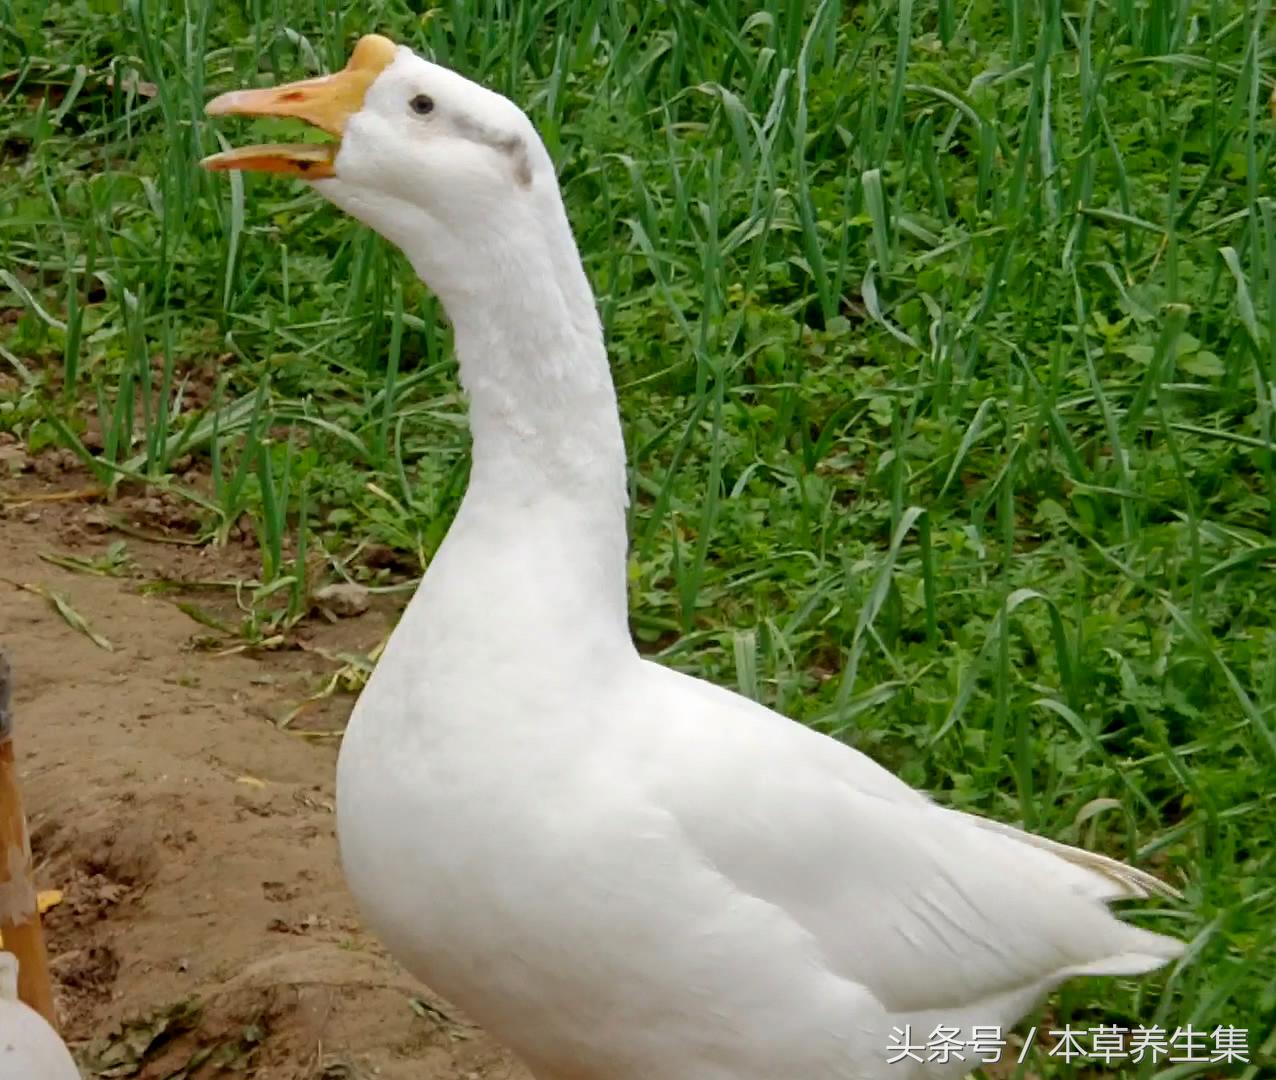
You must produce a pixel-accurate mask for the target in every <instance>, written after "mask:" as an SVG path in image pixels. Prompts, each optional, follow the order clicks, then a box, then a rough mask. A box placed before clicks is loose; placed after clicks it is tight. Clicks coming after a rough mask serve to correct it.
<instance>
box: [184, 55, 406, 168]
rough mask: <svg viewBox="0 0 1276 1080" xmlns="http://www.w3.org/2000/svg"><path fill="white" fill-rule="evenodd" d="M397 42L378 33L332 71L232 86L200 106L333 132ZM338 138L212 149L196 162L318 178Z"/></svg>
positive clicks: (341, 127) (359, 104)
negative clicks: (278, 82) (261, 85)
mask: <svg viewBox="0 0 1276 1080" xmlns="http://www.w3.org/2000/svg"><path fill="white" fill-rule="evenodd" d="M395 52H396V46H395V44H394V42H393V41H391V40H390V39H389V38H384V37H382V36H381V35H380V34H367V35H365V36H364V37H361V38H360V39H359V43H358V44H357V45H356V46H355V48H354V52H353V53H351V54H350V61H349V63H347V64H346V66H345V67H344V68H343V69H342V70H341V71H338V72H337V73H336V74H334V75H323V76H320V77H319V78H317V79H304V80H302V81H301V82H294V83H286V84H284V85H283V86H275V87H270V88H268V89H264V90H232V91H230V92H229V93H227V94H221V95H220V96H218V97H215V98H213V100H212V101H210V102H209V103H208V104H207V105H206V106H205V108H204V111H205V112H206V113H207V114H208V115H209V116H288V117H292V118H294V119H297V120H304V121H305V122H306V123H308V124H311V125H312V126H314V127H316V128H318V129H319V130H320V131H326V132H327V133H328V134H329V135H335V136H336V137H337V138H338V139H340V138H341V136H342V134H343V133H344V132H345V128H346V123H347V122H348V121H349V120H350V117H352V116H354V114H355V113H357V112H358V111H359V110H360V109H361V108H363V98H364V95H365V94H366V93H367V92H368V87H370V86H371V85H372V84H373V82H374V81H376V78H377V76H378V75H380V74H381V72H382V71H384V70H385V68H386V67H388V66H389V64H390V62H391V61H392V60H393V59H394V56H395ZM339 149H340V144H339V143H300V144H297V145H284V144H278V143H276V144H273V145H269V146H245V147H241V148H239V149H235V150H227V151H225V152H224V153H221V154H213V155H212V156H211V157H206V158H204V160H203V161H201V162H200V164H201V165H203V167H204V168H206V169H213V170H227V169H241V170H250V169H251V170H255V171H257V172H273V173H283V174H284V175H287V176H302V177H305V178H306V179H307V180H319V179H323V178H325V177H330V176H335V175H336V172H335V168H334V162H335V161H336V157H337V151H338V150H339Z"/></svg>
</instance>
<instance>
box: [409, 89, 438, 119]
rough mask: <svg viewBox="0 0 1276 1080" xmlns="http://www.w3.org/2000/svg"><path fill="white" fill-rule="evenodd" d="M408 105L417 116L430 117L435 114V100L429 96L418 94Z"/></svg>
mask: <svg viewBox="0 0 1276 1080" xmlns="http://www.w3.org/2000/svg"><path fill="white" fill-rule="evenodd" d="M408 104H409V105H410V106H411V108H412V111H413V112H414V113H416V114H417V116H428V115H429V114H430V113H432V112H434V99H433V98H432V97H430V96H429V95H428V94H417V96H416V97H414V98H413V99H412V100H411V101H409V102H408Z"/></svg>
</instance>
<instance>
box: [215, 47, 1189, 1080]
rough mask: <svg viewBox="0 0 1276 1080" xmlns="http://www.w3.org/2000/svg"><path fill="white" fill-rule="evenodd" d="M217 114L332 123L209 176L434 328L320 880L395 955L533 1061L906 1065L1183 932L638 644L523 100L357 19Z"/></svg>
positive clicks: (846, 1075) (1069, 862)
mask: <svg viewBox="0 0 1276 1080" xmlns="http://www.w3.org/2000/svg"><path fill="white" fill-rule="evenodd" d="M209 111H210V112H213V113H244V114H253V115H294V116H302V117H303V118H305V119H308V120H310V122H311V123H315V124H316V125H317V126H320V127H323V128H325V129H326V130H329V131H331V132H333V133H334V134H337V135H339V136H340V138H341V142H340V144H339V149H336V150H333V151H327V152H325V153H326V154H328V156H326V157H323V158H322V159H318V158H316V157H315V154H316V151H315V149H314V147H313V146H310V147H308V148H289V147H266V148H246V149H243V150H233V151H230V152H228V153H226V154H222V155H218V156H216V157H215V158H213V159H210V160H209V161H207V162H206V164H208V165H209V166H210V167H212V168H265V169H268V170H269V171H274V172H284V173H289V174H291V175H297V176H304V177H305V178H307V179H309V180H311V181H312V182H313V183H314V184H315V186H316V187H317V189H318V190H319V191H320V192H321V193H322V194H323V195H324V196H325V197H327V198H328V199H330V200H331V201H332V202H334V203H335V204H336V205H337V206H339V207H341V208H343V209H345V210H346V211H347V212H349V213H350V214H352V215H353V216H355V217H356V218H359V219H360V220H361V221H363V222H364V223H365V224H367V225H369V226H370V227H372V228H374V229H376V230H377V231H378V232H380V233H382V235H384V236H386V237H387V238H388V239H389V240H391V241H392V242H393V243H395V244H396V245H397V246H398V247H400V248H401V249H402V250H403V252H404V253H405V254H406V256H407V257H408V259H409V260H410V262H411V263H412V264H413V266H414V268H415V269H416V271H417V273H419V274H420V276H421V277H422V278H423V279H424V280H425V282H426V283H427V284H428V285H429V286H430V287H431V288H432V289H433V290H434V291H435V292H436V293H437V295H438V296H439V297H440V298H441V300H442V302H443V304H444V305H445V307H446V309H447V311H448V314H449V316H450V318H451V320H452V323H453V327H454V331H455V339H456V348H457V355H458V360H459V364H460V372H461V379H462V382H463V384H464V386H465V389H466V390H467V392H468V394H469V397H470V403H471V405H470V415H471V426H472V429H473V468H472V471H471V480H470V486H469V489H468V491H467V493H466V495H465V498H464V500H463V502H462V505H461V508H460V510H459V512H458V514H457V517H456V519H455V521H454V523H453V525H452V528H451V529H450V531H449V532H448V535H447V537H446V539H445V541H444V543H443V544H442V546H441V547H440V549H439V551H438V553H437V554H436V556H435V558H434V559H433V561H432V562H431V564H430V566H429V569H428V571H427V572H426V574H425V577H424V579H423V580H422V583H421V585H420V588H419V589H418V591H417V593H416V595H415V596H414V598H413V599H412V601H411V603H410V604H409V606H408V608H407V610H406V612H405V613H404V615H403V618H402V620H401V621H400V623H399V625H398V627H397V628H396V630H395V632H394V634H393V635H392V637H391V639H390V641H389V642H388V644H387V645H386V648H385V650H384V652H383V654H382V657H381V660H380V662H379V664H378V666H377V668H376V670H375V672H374V673H373V676H372V678H371V680H370V681H369V683H368V685H367V687H366V688H365V690H364V691H363V693H362V695H361V696H360V698H359V701H358V704H357V706H356V708H355V710H354V713H353V715H352V716H351V719H350V723H349V726H348V729H347V732H346V735H345V738H344V741H343V743H342V747H341V753H340V758H339V762H338V773H337V816H338V831H339V839H340V844H341V853H342V861H343V866H344V870H345V874H346V878H347V880H348V882H349V885H350V888H351V889H352V891H353V893H354V895H355V897H356V899H357V901H358V904H359V907H360V910H361V912H362V913H363V916H364V918H365V919H366V921H367V923H368V924H369V926H370V927H371V928H372V929H373V930H374V931H375V932H376V933H377V934H378V935H379V937H380V938H381V939H382V940H383V941H384V943H385V944H386V946H387V947H388V948H389V950H390V951H391V953H392V954H393V955H394V956H395V957H396V958H397V959H398V960H399V961H400V962H401V963H403V964H404V966H405V967H407V968H408V969H409V970H410V971H412V972H413V973H414V974H416V975H417V976H418V977H420V978H421V979H422V980H423V981H425V982H426V983H428V984H429V985H430V986H431V987H432V988H433V989H434V990H436V991H437V992H439V993H440V994H442V995H444V996H445V997H447V998H448V999H450V1000H451V1001H453V1002H455V1003H456V1004H457V1005H458V1006H460V1007H461V1008H462V1009H464V1010H465V1011H466V1012H467V1013H468V1014H470V1016H472V1017H473V1018H474V1019H475V1020H476V1021H477V1022H479V1023H480V1024H482V1025H484V1026H485V1027H486V1028H487V1029H488V1030H489V1031H491V1033H492V1034H493V1035H494V1036H496V1037H497V1038H499V1039H501V1040H502V1041H503V1042H505V1043H506V1044H507V1045H508V1046H509V1047H510V1048H511V1049H513V1050H514V1051H515V1052H516V1053H517V1054H519V1056H520V1057H521V1058H522V1059H523V1060H524V1061H525V1062H526V1063H527V1064H528V1066H529V1067H530V1068H531V1070H532V1072H533V1073H534V1075H535V1076H536V1077H537V1080H775V1078H777V1077H802V1078H804V1080H887V1078H890V1080H910V1078H916V1080H923V1078H925V1080H930V1078H937V1077H943V1076H953V1075H960V1074H962V1073H963V1072H966V1071H969V1070H970V1069H971V1068H972V1067H973V1065H974V1064H975V1062H973V1061H971V1060H970V1058H969V1055H967V1057H966V1058H965V1059H964V1060H963V1059H958V1058H950V1059H949V1060H947V1061H943V1060H927V1057H928V1055H927V1054H925V1053H920V1054H910V1055H908V1056H906V1057H904V1058H903V1059H901V1060H897V1061H894V1062H892V1061H891V1057H892V1056H893V1055H892V1053H891V1048H892V1046H893V1045H898V1044H899V1042H900V1039H901V1036H902V1034H903V1033H904V1032H905V1031H907V1032H911V1039H910V1040H909V1041H911V1042H912V1043H918V1042H925V1040H926V1039H927V1037H928V1036H929V1035H930V1033H931V1032H932V1031H933V1030H934V1029H935V1028H936V1027H938V1026H945V1027H949V1028H959V1029H962V1030H963V1031H964V1032H965V1033H966V1034H967V1035H968V1034H969V1033H970V1029H972V1028H974V1027H976V1026H979V1027H983V1028H988V1027H993V1026H995V1027H1000V1028H1002V1029H1007V1028H1008V1027H1009V1026H1010V1025H1011V1024H1013V1023H1014V1022H1015V1021H1016V1020H1018V1019H1019V1018H1021V1017H1022V1016H1023V1015H1024V1014H1025V1013H1026V1012H1027V1011H1029V1010H1030V1009H1031V1008H1032V1007H1033V1006H1034V1005H1035V1004H1036V1003H1037V1002H1038V1001H1039V1000H1040V999H1041V998H1042V997H1043V996H1044V995H1045V994H1046V993H1048V992H1049V991H1050V990H1051V989H1052V988H1054V987H1055V986H1057V985H1058V984H1059V983H1061V982H1062V981H1064V980H1065V979H1067V978H1069V977H1072V976H1076V975H1136V974H1140V973H1143V972H1147V971H1151V970H1153V969H1155V968H1158V967H1160V966H1162V965H1164V964H1166V963H1167V962H1169V961H1170V960H1172V959H1173V958H1175V957H1177V956H1178V955H1180V953H1181V951H1182V946H1181V944H1180V943H1179V942H1177V941H1175V940H1173V939H1170V938H1167V937H1163V936H1161V935H1158V934H1154V933H1151V932H1148V931H1145V930H1141V929H1137V928H1135V927H1132V926H1130V925H1128V924H1127V923H1125V922H1122V921H1120V920H1119V919H1117V918H1115V917H1114V916H1113V915H1112V913H1111V912H1110V910H1109V908H1108V904H1109V902H1111V901H1114V900H1120V899H1124V898H1137V897H1141V896H1145V895H1149V894H1151V893H1157V892H1168V891H1169V890H1167V889H1166V888H1165V887H1164V886H1162V885H1161V884H1160V883H1159V882H1158V881H1157V880H1156V879H1155V878H1153V877H1151V876H1149V875H1147V874H1145V873H1143V872H1141V871H1138V870H1135V869H1133V868H1130V867H1127V866H1124V865H1122V864H1120V863H1117V862H1114V861H1112V860H1110V859H1107V858H1104V857H1102V856H1099V855H1094V854H1090V853H1087V852H1084V851H1080V850H1078V849H1074V848H1069V847H1066V846H1064V845H1061V844H1056V843H1053V842H1051V841H1049V840H1046V839H1043V838H1039V837H1035V836H1031V835H1029V834H1026V833H1024V832H1021V831H1019V830H1017V829H1014V828H1012V827H1010V826H1006V825H1001V824H998V823H995V822H992V821H988V820H985V819H981V818H978V817H974V816H970V815H966V814H962V813H959V812H956V811H952V810H948V809H945V808H942V807H940V806H938V805H936V804H935V803H934V802H932V801H931V800H930V799H928V798H927V797H926V796H925V795H923V794H921V793H919V792H917V791H915V790H914V789H912V788H910V787H909V786H908V785H906V784H904V783H903V782H902V781H900V780H899V779H898V778H896V777H895V776H894V775H892V774H891V773H889V772H888V771H886V770H885V769H883V768H881V767H880V766H878V765H877V764H875V763H874V762H873V761H872V760H870V759H869V758H867V757H866V756H864V755H863V754H861V753H859V752H857V751H855V750H853V749H851V748H849V747H847V746H845V745H843V744H841V743H839V742H837V741H835V740H833V739H831V738H828V737H825V736H823V735H819V734H816V733H814V732H812V731H811V730H809V729H807V728H805V727H803V726H802V725H800V724H797V723H795V722H793V721H790V720H788V719H786V718H785V717H783V716H780V715H779V714H777V713H775V712H773V711H771V710H768V709H766V708H764V707H762V706H761V705H758V704H756V703H754V702H752V701H750V700H748V699H746V698H743V697H741V696H739V695H736V694H734V693H731V692H729V691H727V690H724V689H722V688H720V687H717V686H714V685H712V684H709V683H706V682H703V681H700V680H697V679H693V678H690V677H688V676H686V675H682V674H680V673H677V672H675V671H672V670H670V669H667V668H664V667H661V666H659V665H657V664H654V663H651V662H649V661H647V660H644V659H643V658H642V657H641V656H640V655H639V654H638V652H637V651H636V649H635V647H634V644H633V641H632V639H631V636H630V633H629V629H628V624H627V607H626V592H625V586H626V582H625V574H626V544H627V541H626V535H625V509H626V481H625V455H624V446H623V441H622V437H621V429H620V422H619V416H618V413H617V408H616V400H615V392H614V389H613V384H612V381H611V377H610V372H609V369H608V365H607V358H606V352H605V349H604V345H603V340H602V332H601V329H600V325H599V320H598V316H597V314H596V311H595V306H594V300H593V296H592V293H591V291H590V288H589V285H588V282H587V280H586V278H585V275H584V272H583V269H582V267H581V263H580V259H579V256H578V254H577V251H576V247H575V242H574V240H573V237H572V233H571V229H570V226H569V224H568V221H567V217H566V214H565V211H564V209H563V204H562V200H561V196H560V194H559V189H558V185H557V181H556V178H555V176H554V171H553V168H552V165H551V162H550V160H549V157H548V155H547V154H546V152H545V150H544V147H543V145H542V144H541V142H540V140H539V138H538V137H537V135H536V133H535V131H534V130H533V128H532V126H531V124H530V123H529V122H528V120H527V118H526V117H525V116H524V115H523V113H522V112H521V111H520V110H519V109H518V108H517V107H515V106H514V105H513V104H512V103H510V102H509V101H507V100H506V99H504V98H502V97H499V96H498V95H496V94H493V93H491V92H490V91H487V90H485V89H483V88H481V87H479V86H477V85H475V84H474V83H471V82H469V81H467V80H465V79H463V78H462V77H460V76H459V75H457V74H455V73H453V72H451V71H448V70H446V69H444V68H441V67H439V66H437V65H434V64H431V63H429V62H427V61H425V60H423V59H421V58H420V57H418V56H416V55H414V54H413V53H412V52H411V51H410V50H408V49H406V48H396V47H395V46H393V45H392V44H391V43H390V42H388V41H386V39H384V38H379V37H368V38H364V39H362V40H361V42H360V43H359V46H358V47H357V48H356V50H355V53H354V55H353V56H352V59H351V61H350V64H349V65H348V66H347V68H346V69H345V70H344V71H342V72H339V73H337V74H336V75H333V76H328V77H326V78H324V79H319V80H309V81H307V82H305V83H298V84H291V85H290V86H287V87H281V88H277V89H275V90H258V91H240V92H235V93H232V94H228V95H223V97H222V98H219V99H217V100H216V101H215V102H213V103H211V104H210V107H209ZM915 1057H916V1058H919V1059H920V1060H914V1058H915Z"/></svg>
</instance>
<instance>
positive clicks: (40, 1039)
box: [0, 952, 80, 1080]
mask: <svg viewBox="0 0 1276 1080" xmlns="http://www.w3.org/2000/svg"><path fill="white" fill-rule="evenodd" d="M0 1080H80V1070H79V1069H78V1068H76V1065H75V1061H74V1060H73V1059H72V1057H71V1052H70V1051H69V1050H67V1048H66V1044H65V1043H63V1042H62V1040H61V1039H60V1038H58V1034H57V1032H56V1031H54V1030H53V1028H51V1027H50V1026H49V1023H48V1021H47V1020H45V1019H44V1017H43V1016H41V1015H40V1014H39V1013H38V1012H36V1011H35V1010H34V1009H33V1008H31V1007H30V1006H29V1005H27V1004H25V1003H24V1002H23V1001H21V1000H19V998H18V964H17V959H16V957H14V956H13V954H12V953H5V952H0Z"/></svg>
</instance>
